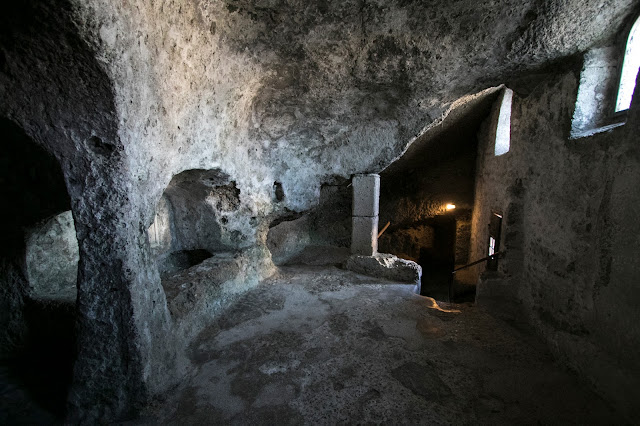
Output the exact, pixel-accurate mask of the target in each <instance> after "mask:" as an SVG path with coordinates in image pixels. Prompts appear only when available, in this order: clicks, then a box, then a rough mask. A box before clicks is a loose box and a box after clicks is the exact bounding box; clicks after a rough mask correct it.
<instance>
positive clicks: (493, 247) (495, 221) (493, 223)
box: [487, 212, 502, 271]
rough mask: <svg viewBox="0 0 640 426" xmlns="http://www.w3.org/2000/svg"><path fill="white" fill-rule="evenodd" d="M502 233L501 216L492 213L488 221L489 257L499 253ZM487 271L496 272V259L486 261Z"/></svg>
mask: <svg viewBox="0 0 640 426" xmlns="http://www.w3.org/2000/svg"><path fill="white" fill-rule="evenodd" d="M501 232H502V215H501V214H500V213H496V212H493V213H492V214H491V220H490V221H489V256H493V255H494V254H496V253H499V252H500V233H501ZM487 269H488V270H489V271H497V270H498V258H497V257H492V258H491V259H489V260H488V261H487Z"/></svg>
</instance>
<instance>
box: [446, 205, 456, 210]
mask: <svg viewBox="0 0 640 426" xmlns="http://www.w3.org/2000/svg"><path fill="white" fill-rule="evenodd" d="M455 208H456V205H455V204H447V210H453V209H455Z"/></svg>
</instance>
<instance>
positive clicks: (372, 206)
mask: <svg viewBox="0 0 640 426" xmlns="http://www.w3.org/2000/svg"><path fill="white" fill-rule="evenodd" d="M351 186H352V189H353V203H352V208H353V212H352V215H353V216H369V217H373V216H378V213H379V203H380V175H377V174H367V175H355V176H354V177H353V178H352V179H351Z"/></svg>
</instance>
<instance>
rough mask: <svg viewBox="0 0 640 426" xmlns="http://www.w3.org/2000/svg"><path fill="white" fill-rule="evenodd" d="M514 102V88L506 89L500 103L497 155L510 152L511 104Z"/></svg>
mask: <svg viewBox="0 0 640 426" xmlns="http://www.w3.org/2000/svg"><path fill="white" fill-rule="evenodd" d="M512 102H513V90H511V89H504V94H503V95H502V103H501V104H500V115H499V117H498V127H497V128H496V146H495V151H494V152H495V156H496V157H497V156H499V155H503V154H506V153H507V152H509V147H510V145H511V104H512Z"/></svg>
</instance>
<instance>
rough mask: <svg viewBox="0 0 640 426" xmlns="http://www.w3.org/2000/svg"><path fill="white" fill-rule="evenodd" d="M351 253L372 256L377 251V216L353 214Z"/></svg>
mask: <svg viewBox="0 0 640 426" xmlns="http://www.w3.org/2000/svg"><path fill="white" fill-rule="evenodd" d="M351 221H352V222H351V253H352V254H358V255H362V256H373V255H374V254H376V253H377V252H378V216H373V217H370V216H353V217H352V219H351Z"/></svg>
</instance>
